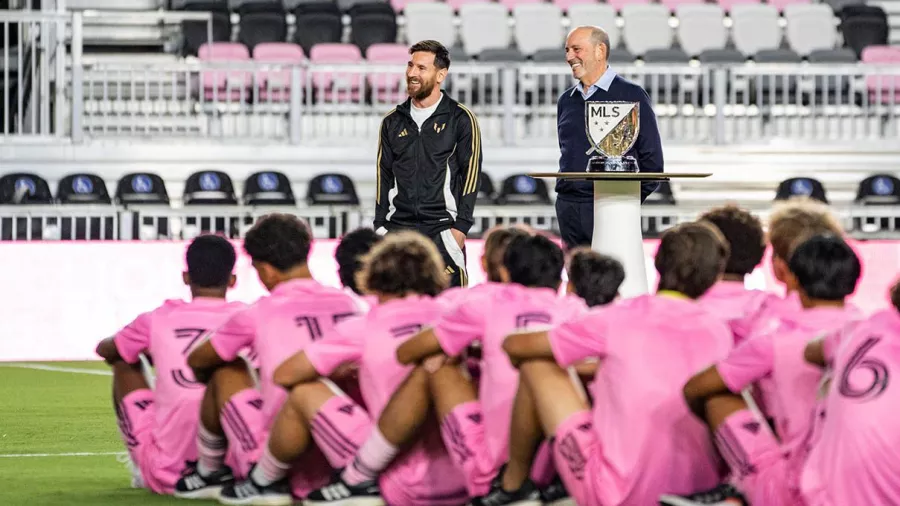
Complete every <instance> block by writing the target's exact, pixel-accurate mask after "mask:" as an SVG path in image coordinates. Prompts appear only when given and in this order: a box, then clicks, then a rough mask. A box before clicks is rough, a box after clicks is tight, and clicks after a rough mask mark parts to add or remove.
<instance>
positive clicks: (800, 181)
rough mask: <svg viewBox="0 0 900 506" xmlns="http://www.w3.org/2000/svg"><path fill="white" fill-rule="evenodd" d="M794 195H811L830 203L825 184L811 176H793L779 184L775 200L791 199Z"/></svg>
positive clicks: (815, 198)
mask: <svg viewBox="0 0 900 506" xmlns="http://www.w3.org/2000/svg"><path fill="white" fill-rule="evenodd" d="M794 197H809V198H811V199H813V200H818V201H819V202H824V203H826V204H827V203H828V197H827V194H826V193H825V186H823V185H822V182H821V181H819V180H817V179H813V178H811V177H792V178H790V179H786V180H784V181H782V182H781V184H779V185H778V189H777V190H776V191H775V200H790V199H792V198H794Z"/></svg>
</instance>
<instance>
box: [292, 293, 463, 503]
mask: <svg viewBox="0 0 900 506" xmlns="http://www.w3.org/2000/svg"><path fill="white" fill-rule="evenodd" d="M442 311H443V305H442V304H441V302H440V301H439V300H438V299H435V298H431V297H421V296H410V297H407V298H404V299H397V300H392V301H388V302H385V303H383V304H381V305H379V306H377V307H375V308H373V309H372V310H371V311H370V312H369V313H368V314H367V315H363V316H360V317H358V318H352V319H349V320H347V321H345V322H342V323H341V324H339V325H337V326H336V327H335V328H334V329H333V330H332V331H331V332H330V333H329V334H328V335H327V336H326V337H325V338H324V339H322V340H321V341H317V342H315V343H313V344H311V345H310V346H309V347H307V348H306V350H305V352H306V356H307V358H308V359H309V361H310V363H312V365H313V367H315V368H316V371H318V372H319V374H321V375H329V374H331V373H332V372H334V370H336V369H337V368H338V366H340V365H341V364H344V363H348V362H355V363H358V364H359V384H360V389H361V390H362V395H363V399H364V400H365V402H366V406H368V409H369V414H370V418H371V419H372V420H377V419H378V417H379V416H380V414H381V412H382V410H384V407H385V406H386V405H387V403H388V401H390V399H391V396H392V395H393V394H394V392H395V391H396V390H397V388H399V387H400V385H401V384H402V383H403V381H404V380H405V379H406V377H407V376H408V375H409V373H410V371H411V370H412V368H413V366H405V365H402V364H400V363H399V362H397V348H398V347H399V346H400V345H401V344H403V342H404V341H406V340H407V339H408V338H410V337H412V336H413V335H415V334H416V333H418V332H419V331H420V330H422V329H423V328H425V327H427V326H429V325H431V323H432V322H434V321H435V320H436V319H437V318H438V316H439V315H440V314H441V312H442ZM431 429H433V430H431ZM431 429H426V430H425V432H424V433H423V434H422V435H421V437H420V438H419V440H418V441H417V443H416V444H415V445H414V446H413V447H412V448H411V449H410V450H408V451H407V452H405V453H404V455H403V456H402V457H401V458H399V459H397V460H396V461H395V462H394V464H393V465H392V466H391V468H390V472H389V473H386V474H385V477H389V478H390V479H391V481H393V482H395V484H396V485H399V487H400V488H404V489H407V491H408V492H409V493H411V494H412V495H417V494H418V495H419V496H421V497H426V496H428V495H430V494H439V493H441V492H446V493H456V495H460V494H464V491H463V482H462V476H461V475H459V474H458V472H456V471H455V469H454V468H453V467H452V465H451V464H450V460H449V457H448V456H447V454H446V450H445V449H444V447H443V443H442V442H441V439H440V434H439V432H438V430H437V427H436V426H434V427H431ZM448 472H449V473H450V474H449V475H448V474H447V473H448ZM435 497H437V496H436V495H435ZM460 499H462V496H460Z"/></svg>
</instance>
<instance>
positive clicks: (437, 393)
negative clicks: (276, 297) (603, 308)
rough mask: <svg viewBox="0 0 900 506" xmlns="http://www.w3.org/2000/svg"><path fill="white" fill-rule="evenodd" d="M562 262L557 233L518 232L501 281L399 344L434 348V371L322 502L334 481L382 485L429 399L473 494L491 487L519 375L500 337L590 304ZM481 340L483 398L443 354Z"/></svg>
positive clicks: (381, 424) (363, 490) (406, 351)
mask: <svg viewBox="0 0 900 506" xmlns="http://www.w3.org/2000/svg"><path fill="white" fill-rule="evenodd" d="M562 269H563V253H562V250H561V249H560V248H559V246H557V245H556V244H554V243H553V242H552V241H551V240H550V239H547V238H546V237H543V236H540V235H536V236H527V237H516V238H514V239H513V240H512V241H511V242H510V243H509V244H508V245H507V247H506V251H505V253H504V258H503V266H502V267H501V268H500V269H499V273H498V274H499V277H500V279H501V280H502V281H503V282H502V283H497V284H492V285H490V286H489V287H485V288H483V289H481V290H479V291H478V292H477V293H472V294H471V295H470V296H467V297H463V298H462V299H460V301H459V303H458V304H456V305H455V306H453V307H451V308H449V309H447V310H446V311H445V312H444V314H443V315H442V316H441V317H440V318H439V319H438V320H437V321H436V322H435V323H434V325H433V326H430V327H427V328H425V329H423V330H422V331H421V332H419V333H417V334H416V335H415V336H413V337H411V338H410V339H408V340H407V341H406V342H404V343H403V344H402V345H401V346H400V347H399V348H398V350H397V359H398V360H399V361H400V362H401V363H403V364H419V363H421V362H423V361H424V360H425V359H426V358H428V357H431V356H433V355H435V356H436V357H434V358H432V359H430V361H429V362H428V364H427V366H426V367H427V369H428V370H425V368H423V367H417V368H416V369H414V371H413V373H411V374H410V376H409V378H408V379H407V381H406V382H405V383H404V385H403V386H402V387H401V388H400V389H399V390H398V391H397V392H396V393H395V394H394V395H393V397H392V399H391V401H390V402H389V403H388V405H387V406H386V407H385V409H384V411H383V412H382V414H381V416H380V417H379V421H378V425H377V427H376V430H373V431H372V434H371V436H370V437H369V439H368V440H367V441H366V442H365V443H364V444H363V445H362V446H361V447H360V449H359V451H358V452H356V456H355V458H354V459H353V462H352V463H351V464H350V465H349V466H347V467H346V468H345V469H344V471H343V472H342V474H341V475H340V476H339V477H338V478H337V479H336V480H335V481H334V482H333V483H332V484H331V485H329V486H328V487H325V488H324V489H322V490H320V491H318V492H316V493H314V494H313V495H314V496H315V497H316V499H317V500H319V501H321V502H319V503H317V504H338V501H337V500H335V501H333V502H331V503H329V502H326V501H323V499H325V492H329V491H331V490H333V489H334V488H343V489H346V490H347V491H348V492H349V495H350V496H351V497H352V498H356V497H361V496H362V497H364V496H367V495H371V494H373V493H375V491H377V481H376V480H377V477H378V475H379V474H380V473H381V472H382V471H383V470H384V469H385V468H387V466H388V465H389V464H390V463H391V462H392V461H393V459H394V457H395V456H396V455H397V454H398V452H399V451H400V450H399V448H401V447H403V446H404V445H405V444H408V442H409V441H413V440H415V439H416V435H417V434H418V430H419V427H420V426H421V425H422V424H423V423H424V422H425V420H426V419H427V418H428V414H429V410H430V407H433V409H434V411H435V412H436V414H437V419H438V420H439V421H440V422H441V433H442V436H443V439H444V443H445V444H446V445H447V449H448V451H449V452H450V456H451V458H452V459H453V461H454V464H455V465H456V467H457V468H458V469H460V470H461V472H462V473H463V475H464V476H465V482H466V488H467V490H468V493H469V495H470V496H471V497H477V496H480V495H482V494H485V493H487V492H488V490H489V489H490V482H491V480H492V479H493V478H494V477H495V476H496V475H497V472H498V471H499V469H500V466H501V465H502V464H503V462H504V461H506V458H507V448H506V446H507V442H508V441H509V417H510V412H511V411H512V401H513V396H514V395H515V386H516V382H517V374H516V371H515V369H513V368H512V366H511V365H510V363H509V361H508V360H507V359H506V357H505V356H504V355H503V351H502V349H501V344H502V339H503V338H504V337H505V336H506V335H507V334H509V333H511V332H514V331H515V330H516V329H527V328H534V327H536V326H538V327H546V326H550V325H553V324H554V323H558V322H561V321H566V320H568V319H570V318H572V317H574V316H575V315H577V314H580V313H581V312H583V311H584V310H585V309H586V307H585V305H584V302H583V301H581V300H580V299H577V298H574V297H560V296H559V295H558V293H557V292H558V290H559V285H560V283H561V282H562V280H561V274H562ZM475 340H480V341H481V345H482V355H483V358H482V367H481V380H480V382H479V391H480V397H479V395H478V394H477V393H476V389H475V387H474V386H473V385H472V383H471V381H470V379H469V377H468V376H467V374H466V373H465V372H464V370H463V369H461V368H460V367H459V366H458V364H457V363H456V361H455V360H451V361H449V362H448V363H443V361H444V359H445V357H444V356H443V355H441V354H442V353H446V354H448V355H450V356H453V357H457V356H458V355H459V354H460V353H461V352H462V351H463V350H465V349H466V348H467V347H468V346H469V345H470V344H471V343H472V342H474V341H475ZM401 400H402V402H401ZM313 495H311V496H310V497H311V498H312V497H313ZM526 495H527V499H529V500H530V501H532V502H531V503H530V504H539V503H540V502H539V495H538V492H537V491H536V490H531V491H526ZM344 499H346V498H340V500H344ZM348 503H349V501H348ZM341 504H343V503H341Z"/></svg>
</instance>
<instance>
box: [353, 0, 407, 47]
mask: <svg viewBox="0 0 900 506" xmlns="http://www.w3.org/2000/svg"><path fill="white" fill-rule="evenodd" d="M349 14H350V43H351V44H356V46H357V47H359V50H360V51H361V52H362V53H363V54H365V53H366V49H368V48H369V46H371V45H372V44H388V43H389V44H393V43H395V42H397V15H396V14H395V13H394V9H393V8H392V7H391V6H390V4H387V3H382V2H370V3H361V4H356V5H354V6H353V7H351V8H350V11H349Z"/></svg>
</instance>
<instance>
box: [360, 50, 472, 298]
mask: <svg viewBox="0 0 900 506" xmlns="http://www.w3.org/2000/svg"><path fill="white" fill-rule="evenodd" d="M409 52H410V55H411V58H410V61H409V64H408V65H407V70H406V81H407V92H408V94H409V97H410V98H409V99H408V100H407V101H406V102H404V103H402V104H400V105H398V106H397V107H396V108H395V109H393V110H392V111H390V112H389V113H387V115H386V116H385V117H384V120H383V121H382V122H381V132H380V135H379V139H378V161H377V164H378V169H377V176H376V186H377V188H376V197H375V222H374V226H375V230H376V231H377V232H378V233H380V234H385V233H388V232H393V231H397V230H417V231H419V232H421V233H422V234H424V235H426V236H428V237H430V238H431V240H432V241H434V243H435V244H436V245H437V247H438V250H439V251H440V252H441V255H442V256H443V257H444V262H445V263H446V265H447V273H448V274H450V278H451V281H452V282H451V285H452V286H466V285H467V284H468V275H467V273H466V258H465V240H466V234H468V232H469V229H470V228H471V227H472V212H473V211H474V209H475V197H476V194H477V193H478V184H479V180H480V177H481V132H480V130H479V128H478V122H477V121H476V119H475V115H474V114H472V111H470V110H469V109H467V108H466V107H464V106H463V105H462V104H459V103H458V102H456V101H454V100H453V99H451V98H450V97H448V96H447V95H446V94H444V93H443V92H442V91H441V88H440V84H441V83H442V82H443V81H444V79H445V78H446V76H447V71H448V69H449V67H450V56H449V53H448V51H447V49H446V48H445V47H444V46H443V45H441V43H439V42H437V41H433V40H426V41H422V42H419V43H417V44H415V45H413V46H412V47H411V48H410V50H409Z"/></svg>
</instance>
